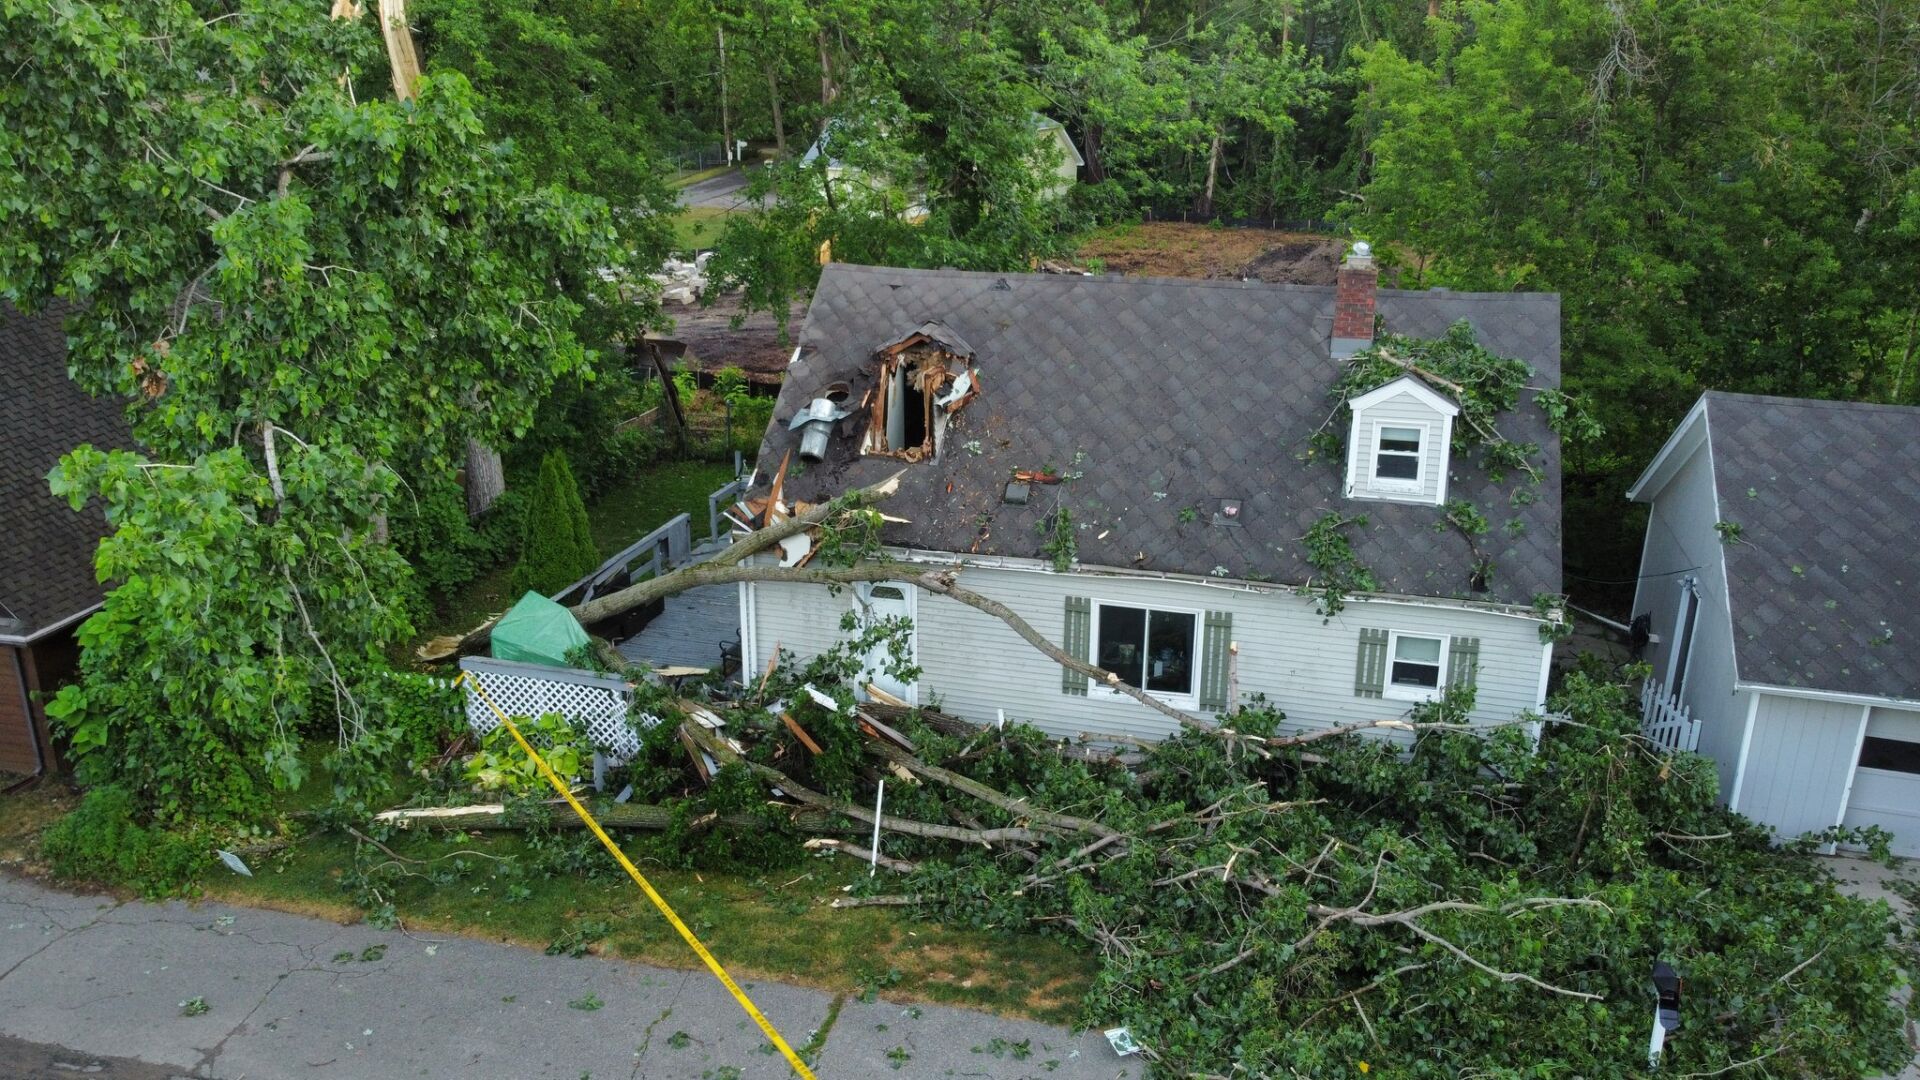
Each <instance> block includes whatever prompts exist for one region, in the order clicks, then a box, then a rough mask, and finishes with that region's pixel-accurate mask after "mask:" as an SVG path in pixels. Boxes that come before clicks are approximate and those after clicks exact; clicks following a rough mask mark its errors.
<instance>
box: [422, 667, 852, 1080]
mask: <svg viewBox="0 0 1920 1080" xmlns="http://www.w3.org/2000/svg"><path fill="white" fill-rule="evenodd" d="M462 682H467V683H470V684H471V685H472V686H473V690H474V692H475V693H477V694H479V695H480V700H482V701H484V702H486V703H487V708H489V709H492V710H493V715H495V716H497V717H499V718H500V722H501V723H502V724H505V725H506V727H507V733H508V734H510V735H512V736H513V741H514V742H517V743H519V744H520V749H522V750H525V751H526V752H527V756H528V757H530V758H532V759H533V764H534V767H535V768H538V769H539V770H540V775H541V776H544V777H546V778H547V783H549V784H552V785H553V790H555V791H557V792H559V793H560V797H561V798H563V799H565V800H567V805H568V806H571V807H573V812H574V813H576V814H579V815H580V820H581V821H584V822H586V825H587V828H589V829H592V830H593V835H595V836H597V837H599V838H600V842H601V843H602V844H605V845H606V847H607V850H608V851H609V852H611V853H612V854H613V857H614V859H615V860H616V861H617V862H619V864H620V868H621V869H623V870H625V871H626V872H627V876H628V877H631V878H632V879H633V882H634V884H636V885H638V886H640V891H642V892H644V893H646V894H647V899H649V900H651V901H653V906H654V907H657V908H659V909H660V914H662V915H665V916H666V917H667V921H668V922H669V923H672V924H673V928H674V929H675V930H678V931H680V936H681V937H682V938H684V939H685V940H686V943H687V945H688V947H689V948H691V949H693V952H694V955H696V956H698V957H699V958H700V962H701V963H703V964H705V965H707V970H708V971H711V972H713V977H714V978H716V979H719V980H720V985H721V986H724V987H726V988H727V993H729V994H732V995H733V1000H735V1001H737V1002H739V1003H740V1007H741V1008H743V1009H745V1010H747V1015H748V1016H751V1017H753V1022H754V1023H756V1024H758V1025H760V1031H761V1032H762V1033H763V1034H765V1035H766V1037H767V1039H768V1041H770V1042H772V1043H773V1046H774V1049H776V1050H779V1051H780V1054H781V1056H782V1057H784V1058H786V1059H787V1064H788V1065H791V1066H793V1071H794V1072H796V1073H798V1074H800V1076H801V1077H802V1080H814V1075H813V1071H812V1070H811V1069H808V1068H807V1063H806V1062H804V1061H801V1060H800V1055H799V1054H796V1053H794V1052H793V1047H791V1046H788V1045H787V1040H785V1039H783V1038H781V1037H780V1033H779V1032H778V1031H776V1030H774V1027H773V1022H772V1021H771V1020H768V1019H767V1017H766V1014H764V1013H762V1012H761V1011H760V1010H759V1008H758V1007H756V1006H755V1005H754V1003H753V1002H752V1000H751V999H749V998H748V997H747V995H746V992H745V991H743V990H741V989H740V984H738V983H736V982H734V981H733V977H732V976H731V975H728V974H727V969H726V968H723V967H721V966H720V961H718V960H715V959H714V958H713V954H712V953H710V952H708V951H707V947H706V946H705V945H702V944H700V939H699V938H697V937H695V936H693V931H692V930H691V929H689V928H688V927H687V924H686V923H684V922H681V921H680V916H678V915H676V914H674V912H673V908H672V907H670V906H668V904H667V900H666V898H665V897H663V896H661V895H660V894H659V893H658V892H656V891H655V890H654V887H653V885H652V884H651V883H649V882H648V881H647V879H646V877H645V876H644V875H642V874H641V873H640V868H639V867H637V866H635V865H633V861H632V860H630V859H628V858H627V853H626V852H624V851H621V850H620V845H618V844H616V843H614V842H613V838H612V837H610V836H608V835H607V831H606V830H605V829H602V828H601V827H600V823H599V822H598V821H595V820H594V819H593V815H592V814H590V813H588V812H587V808H586V807H584V806H582V805H580V800H578V799H576V798H574V797H573V792H572V791H569V790H568V789H567V785H566V782H565V781H564V780H561V779H560V777H559V776H558V775H557V774H556V773H555V772H554V771H553V768H552V766H549V765H548V764H547V760H546V759H545V758H543V757H541V756H540V753H539V751H537V750H535V749H534V748H533V744H532V743H529V742H528V741H527V737H526V736H525V735H522V734H520V729H519V728H518V727H516V726H514V723H513V721H512V720H511V719H510V718H509V717H508V716H507V714H506V713H503V712H501V711H500V706H498V705H495V704H494V703H493V697H492V695H490V694H488V693H487V690H486V688H485V687H483V686H481V685H480V683H479V681H478V680H475V679H469V678H467V673H466V672H464V671H463V672H461V673H460V677H459V678H458V679H455V680H454V685H455V686H458V685H460V684H461V683H462Z"/></svg>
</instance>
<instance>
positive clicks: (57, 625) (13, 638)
mask: <svg viewBox="0 0 1920 1080" xmlns="http://www.w3.org/2000/svg"><path fill="white" fill-rule="evenodd" d="M105 606H106V601H104V600H102V601H99V602H97V603H95V604H93V605H92V606H91V607H87V608H83V609H81V610H80V611H76V612H74V613H73V614H71V615H69V616H67V617H66V618H64V619H61V620H59V621H58V622H52V623H48V624H47V625H45V626H43V627H41V628H40V629H38V630H35V631H34V632H33V633H31V634H0V645H31V644H33V643H34V642H36V641H39V640H40V639H41V638H43V637H46V636H47V635H48V634H51V633H53V632H55V631H57V630H65V629H66V628H67V627H69V626H72V625H73V624H74V623H77V622H79V621H80V620H82V619H84V618H86V617H87V616H89V615H92V614H93V613H94V612H96V611H99V610H100V609H101V608H103V607H105ZM4 621H5V620H0V622H4Z"/></svg>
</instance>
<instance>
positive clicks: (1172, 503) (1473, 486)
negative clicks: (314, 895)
mask: <svg viewBox="0 0 1920 1080" xmlns="http://www.w3.org/2000/svg"><path fill="white" fill-rule="evenodd" d="M1376 316H1377V322H1378V325H1379V326H1381V327H1383V328H1384V331H1385V332H1387V333H1391V334H1396V335H1402V336H1405V337H1411V338H1421V339H1431V338H1438V337H1441V336H1442V335H1445V334H1446V333H1447V332H1448V330H1449V328H1450V327H1453V326H1455V324H1457V323H1460V322H1462V321H1464V322H1465V323H1466V324H1467V326H1469V327H1470V328H1471V329H1472V330H1473V332H1474V334H1475V336H1476V339H1477V341H1478V342H1479V343H1480V345H1481V346H1482V347H1484V348H1485V349H1486V350H1488V351H1489V352H1492V353H1494V354H1496V355H1498V356H1501V357H1509V358H1513V359H1516V360H1519V361H1522V362H1524V364H1525V365H1527V366H1528V367H1530V368H1531V369H1532V372H1533V374H1532V377H1531V378H1530V379H1529V380H1528V381H1527V389H1525V390H1524V391H1522V392H1521V393H1520V395H1519V401H1518V402H1517V404H1515V405H1514V407H1513V408H1512V409H1511V411H1510V412H1508V413H1506V414H1505V415H1503V416H1502V417H1501V419H1500V422H1501V424H1502V425H1503V429H1504V433H1505V435H1506V436H1507V437H1508V438H1511V439H1513V440H1515V441H1516V442H1522V441H1523V442H1524V443H1525V444H1526V445H1527V446H1529V447H1530V448H1532V449H1533V450H1534V451H1535V453H1534V456H1533V458H1532V461H1533V464H1532V465H1531V466H1530V467H1529V469H1528V472H1529V475H1530V479H1528V480H1527V481H1524V482H1517V481H1516V479H1515V477H1514V476H1513V475H1510V474H1509V473H1510V470H1505V469H1498V468H1488V467H1487V466H1486V464H1485V461H1484V458H1483V455H1482V454H1481V453H1480V452H1478V449H1476V448H1472V447H1467V446H1466V445H1465V443H1466V440H1463V439H1461V438H1456V427H1459V428H1464V427H1465V426H1466V420H1467V418H1466V417H1464V416H1462V415H1461V408H1460V402H1458V401H1456V400H1454V399H1453V398H1452V397H1451V396H1450V395H1449V393H1448V390H1447V386H1446V385H1441V384H1442V383H1445V382H1446V380H1444V379H1433V378H1431V377H1430V373H1428V377H1423V376H1422V373H1420V372H1419V371H1418V370H1408V371H1406V372H1404V373H1403V374H1400V375H1398V376H1395V377H1388V378H1383V379H1381V380H1379V383H1378V385H1373V386H1370V387H1367V388H1365V389H1364V392H1350V393H1347V394H1346V395H1345V396H1344V400H1345V405H1343V404H1342V400H1343V399H1342V397H1340V396H1335V394H1334V390H1335V385H1336V383H1337V382H1338V381H1339V379H1340V377H1341V375H1342V373H1343V371H1345V370H1346V365H1347V358H1349V357H1351V356H1353V355H1354V353H1355V352H1357V351H1360V350H1363V349H1365V348H1366V347H1367V346H1368V345H1369V344H1370V343H1371V341H1372V338H1373V336H1374V333H1375V328H1376ZM1559 342H1560V331H1559V299H1558V297H1556V296H1552V295H1543V294H1523V293H1500V294H1485V293H1480V294H1469V293H1455V292H1447V291H1442V290H1432V291H1424V292H1412V291H1396V290H1381V289H1377V288H1376V276H1375V270H1374V268H1373V266H1372V264H1371V260H1370V259H1369V258H1368V257H1367V253H1366V250H1365V248H1364V246H1359V247H1357V248H1356V251H1355V254H1354V256H1353V257H1351V258H1349V260H1348V262H1347V265H1346V266H1345V267H1344V268H1343V270H1342V271H1341V273H1340V276H1339V283H1338V284H1337V285H1336V286H1334V287H1307V286H1289V285H1269V284H1262V283H1258V282H1229V281H1195V280H1151V279H1135V278H1121V277H1091V278H1090V277H1077V276H1058V275H1045V274H1006V275H1000V274H992V273H972V272H960V271H951V270H937V271H932V270H900V269H886V268H878V267H864V266H851V265H842V264H835V265H830V266H828V267H827V268H826V270H825V272H824V274H823V276H822V278H821V281H820V285H819V288H818V290H817V291H816V292H815V294H814V297H813V303H812V307H811V309H810V311H809V313H808V318H807V323H806V330H805V333H804V335H803V336H802V339H801V347H800V349H799V351H798V354H797V357H796V359H795V361H794V362H793V364H792V366H791V368H790V371H789V374H788V377H787V380H786V383H785V385H784V387H783V389H782V392H781V397H780V402H779V405H778V406H777V408H776V410H775V415H774V419H773V421H772V423H771V424H770V425H769V427H768V430H767V434H766V438H765V441H764V442H763V444H762V446H761V449H760V458H759V460H760V472H759V475H758V476H757V477H756V488H755V490H756V492H757V493H758V498H759V499H760V500H761V505H764V500H766V499H767V498H768V497H769V496H773V497H775V498H776V499H778V500H782V501H785V502H790V503H794V504H800V503H817V502H821V501H825V500H827V499H830V498H832V497H833V496H835V495H837V494H839V493H841V492H844V491H847V490H849V489H852V488H855V487H860V486H864V485H867V484H871V483H874V482H877V481H879V480H881V479H882V478H884V477H886V476H888V475H890V474H892V473H894V472H896V471H900V472H902V473H903V475H902V477H901V486H900V489H899V492H898V493H897V494H895V495H894V496H893V497H891V498H890V499H888V500H887V501H886V502H885V503H884V504H882V509H883V510H884V511H885V513H886V514H887V515H888V521H887V524H886V525H885V527H884V530H883V534H882V540H883V542H884V543H885V544H886V545H887V546H888V549H889V554H890V555H892V556H893V557H896V558H899V559H901V560H905V561H908V562H912V563H916V564H921V565H926V566H928V567H956V568H958V570H959V581H960V582H961V583H963V584H965V585H966V586H967V587H968V588H970V589H972V590H974V591H976V592H978V593H981V594H983V595H985V596H987V597H989V598H991V599H993V600H997V601H999V602H1001V603H1003V604H1005V605H1007V606H1008V607H1010V608H1012V609H1013V610H1014V611H1016V612H1017V613H1019V614H1020V615H1021V616H1022V617H1024V618H1025V619H1026V620H1027V621H1028V622H1029V623H1031V624H1032V625H1033V627H1035V628H1036V629H1037V630H1038V631H1039V632H1040V633H1042V634H1043V635H1045V636H1047V637H1048V638H1049V639H1050V640H1052V641H1054V642H1056V643H1058V644H1060V645H1061V646H1062V647H1064V648H1066V649H1067V650H1068V651H1069V652H1071V653H1073V654H1074V655H1077V656H1079V657H1081V658H1084V659H1086V660H1089V661H1091V662H1092V663H1094V664H1097V665H1099V666H1100V667H1102V668H1104V669H1106V670H1108V671H1111V672H1114V673H1116V674H1117V675H1118V676H1119V677H1120V678H1121V679H1122V680H1124V681H1126V682H1128V683H1130V684H1132V685H1133V686H1134V687H1137V688H1140V689H1143V690H1145V691H1147V692H1148V693H1151V694H1153V695H1155V696H1157V697H1159V698H1160V699H1161V700H1163V701H1164V702H1166V703H1167V704H1169V705H1171V706H1173V707H1175V708H1178V709H1181V710H1186V711H1191V712H1208V711H1213V712H1217V711H1221V710H1225V709H1227V708H1229V707H1231V706H1232V705H1234V704H1235V703H1236V702H1245V701H1247V700H1249V699H1251V698H1253V697H1254V696H1255V695H1262V696H1264V698H1265V700H1267V701H1268V702H1270V703H1273V704H1275V705H1277V706H1278V707H1279V708H1281V709H1282V710H1284V711H1285V712H1286V714H1287V716H1288V717H1289V721H1290V722H1291V723H1295V724H1298V725H1301V726H1323V725H1332V724H1340V723H1351V722H1363V721H1372V720H1382V719H1391V718H1393V717H1395V716H1398V715H1401V714H1403V713H1404V712H1406V711H1407V710H1408V709H1410V708H1411V707H1412V706H1413V705H1414V704H1416V703H1418V702H1420V701H1423V700H1427V699H1430V698H1432V697H1434V696H1436V695H1437V694H1439V693H1440V692H1441V691H1442V690H1443V689H1444V688H1446V687H1449V686H1471V687H1473V688H1474V690H1475V692H1476V706H1475V709H1474V712H1473V717H1474V719H1475V720H1476V722H1497V721H1506V720H1511V719H1512V718H1513V717H1514V716H1515V715H1516V714H1517V713H1520V712H1521V711H1523V710H1528V709H1537V708H1539V707H1540V706H1541V704H1542V701H1543V699H1544V697H1545V694H1546V686H1547V674H1548V660H1549V658H1550V654H1551V651H1552V647H1551V645H1550V644H1549V643H1548V640H1547V639H1548V637H1549V635H1548V634H1547V633H1545V632H1543V631H1544V630H1545V629H1547V628H1548V624H1550V623H1552V622H1553V621H1555V620H1556V619H1557V618H1558V615H1557V610H1556V609H1554V608H1553V606H1552V605H1550V604H1546V603H1544V602H1542V601H1543V598H1551V597H1557V596H1558V594H1559V593H1560V588H1561V578H1560V574H1561V568H1560V472H1559V442H1558V439H1557V437H1556V436H1555V435H1554V433H1553V432H1552V431H1551V430H1550V428H1549V425H1548V422H1547V418H1546V416H1545V414H1544V412H1543V410H1542V409H1541V408H1540V407H1539V405H1538V403H1537V402H1536V400H1535V395H1536V393H1538V392H1539V391H1542V390H1552V389H1553V388H1555V387H1557V384H1558V381H1559ZM1455 389H1456V390H1459V389H1460V388H1459V387H1458V386H1455ZM1456 421H1459V422H1458V424H1456ZM1335 428H1337V429H1338V430H1330V429H1335ZM1330 437H1331V439H1332V443H1331V445H1330V444H1329V442H1328V440H1329V438H1330ZM783 461H785V462H789V463H790V464H789V465H787V466H785V467H784V468H783V467H782V466H781V463H782V462H783ZM752 502H753V500H750V505H751V504H752ZM1462 507H1465V508H1467V509H1468V510H1474V511H1477V513H1478V515H1479V516H1481V517H1483V518H1484V523H1483V524H1484V527H1482V528H1480V529H1478V531H1475V530H1471V529H1463V528H1458V527H1455V525H1454V522H1457V521H1459V520H1461V518H1462V517H1463V514H1464V512H1463V511H1462V509H1461V508H1462ZM1349 546H1350V550H1351V555H1350V557H1348V556H1345V555H1344V554H1338V555H1335V556H1330V555H1329V551H1333V552H1336V553H1344V552H1345V550H1346V549H1347V547H1349ZM794 554H795V552H794V551H793V550H791V549H790V550H789V552H788V556H787V557H788V559H789V560H791V559H792V558H793V556H794ZM1355 571H1364V574H1363V575H1362V576H1359V577H1355V576H1353V575H1354V572H1355ZM1343 575H1345V576H1344V577H1343ZM1332 578H1340V579H1341V580H1343V581H1346V582H1348V583H1349V584H1351V583H1352V582H1355V581H1359V582H1363V583H1364V587H1354V588H1349V589H1345V590H1344V591H1343V592H1341V594H1340V595H1338V596H1335V597H1330V596H1329V595H1328V593H1327V591H1326V583H1327V582H1328V581H1329V580H1330V579H1332ZM738 588H739V600H740V619H741V632H742V650H743V659H744V668H745V670H746V671H748V672H758V671H759V670H761V669H762V668H764V667H765V665H766V664H767V663H768V662H769V660H770V658H771V657H772V656H773V655H774V653H775V652H776V650H785V651H790V652H793V653H796V654H798V655H800V656H803V657H804V656H807V655H810V654H814V653H818V652H820V651H822V650H824V649H826V648H828V647H830V646H831V645H832V644H833V643H835V642H836V641H838V640H840V639H841V638H843V637H844V636H845V631H844V630H843V629H842V620H843V617H844V616H846V615H848V614H849V613H851V614H853V615H854V616H855V617H856V619H858V620H861V621H870V620H875V619H881V618H892V617H905V618H906V619H909V620H911V625H912V633H911V643H910V649H911V654H912V659H913V664H914V665H915V666H916V667H917V668H918V674H917V678H914V679H912V680H903V679H899V678H895V677H893V676H892V675H890V674H889V673H887V671H886V668H887V665H885V664H884V663H883V662H882V658H881V657H870V658H869V660H868V664H869V670H870V672H871V673H872V675H873V679H872V681H873V682H874V683H875V684H876V685H877V686H879V687H880V688H882V689H883V690H885V691H886V692H889V693H892V694H895V695H897V696H899V697H902V698H907V699H909V700H912V701H914V702H916V703H919V704H928V705H932V704H938V705H939V706H940V707H941V708H943V709H945V710H946V711H948V712H951V713H955V714H958V715H961V716H964V717H966V718H968V719H971V720H974V721H978V722H987V723H991V722H993V721H995V720H996V719H997V718H998V717H1000V716H1005V717H1006V718H1008V719H1017V720H1021V721H1027V722H1030V723H1032V724H1034V725H1036V726H1038V727H1040V728H1041V729H1043V730H1045V731H1048V732H1050V733H1052V734H1055V735H1059V736H1063V737H1076V736H1079V735H1081V734H1082V733H1090V734H1092V735H1094V736H1096V737H1099V736H1132V737H1140V738H1155V737H1160V736H1164V735H1166V734H1168V733H1169V732H1170V731H1171V730H1172V729H1173V728H1174V726H1175V725H1174V723H1173V722H1172V721H1171V720H1170V719H1169V718H1168V717H1166V716H1163V715H1161V714H1159V713H1156V712H1154V711H1152V710H1149V709H1146V708H1144V707H1142V706H1141V704H1140V703H1139V702H1137V701H1133V700H1130V699H1128V698H1127V697H1124V696H1123V695H1121V694H1119V693H1117V692H1114V691H1112V690H1111V689H1109V688H1107V687H1104V686H1102V685H1100V684H1099V683H1097V682H1092V681H1091V680H1089V679H1087V678H1085V677H1084V676H1082V675H1079V674H1076V673H1074V672H1071V671H1069V670H1067V669H1064V668H1063V667H1061V666H1060V665H1058V664H1055V663H1053V662H1052V661H1050V660H1049V659H1048V658H1047V657H1045V656H1044V655H1042V654H1041V653H1040V652H1038V651H1036V650H1035V649H1034V648H1033V647H1032V646H1031V645H1030V644H1028V643H1027V642H1025V641H1023V640H1021V639H1020V638H1019V637H1018V636H1017V635H1016V634H1015V632H1014V631H1013V630H1012V629H1011V628H1009V627H1008V626H1007V625H1006V624H1005V623H1003V622H1001V621H999V620H997V619H994V618H992V617H990V616H988V615H985V614H982V613H981V612H980V611H978V610H975V609H974V608H971V607H967V606H964V605H962V604H961V603H959V602H956V601H954V600H952V599H950V598H947V597H943V596H938V595H933V594H926V593H922V592H920V591H919V590H917V589H916V588H914V587H913V586H912V585H911V584H910V583H907V582H900V583H876V584H863V585H858V586H852V587H848V588H845V589H841V590H838V591H831V590H829V589H828V588H826V587H824V586H815V585H801V584H794V583H784V582H783V583H766V582H761V583H749V584H742V585H740V586H739V587H738Z"/></svg>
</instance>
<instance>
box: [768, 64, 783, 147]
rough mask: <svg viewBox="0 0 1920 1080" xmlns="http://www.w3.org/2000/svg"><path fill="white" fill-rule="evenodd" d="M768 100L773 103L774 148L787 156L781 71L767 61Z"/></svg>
mask: <svg viewBox="0 0 1920 1080" xmlns="http://www.w3.org/2000/svg"><path fill="white" fill-rule="evenodd" d="M767 100H768V101H769V102H771V103H772V105H773V148H774V152H775V153H777V154H779V155H780V156H781V157H786V156H787V123H786V120H785V119H783V118H782V117H781V114H780V73H779V72H778V70H776V69H775V67H774V65H773V63H772V62H771V61H769V62H768V63H767Z"/></svg>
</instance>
